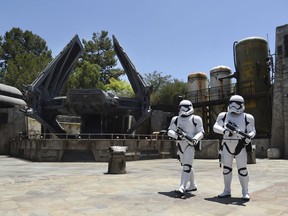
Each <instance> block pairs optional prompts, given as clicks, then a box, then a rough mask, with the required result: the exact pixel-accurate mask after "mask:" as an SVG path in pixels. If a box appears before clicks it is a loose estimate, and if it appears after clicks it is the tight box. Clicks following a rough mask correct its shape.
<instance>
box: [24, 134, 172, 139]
mask: <svg viewBox="0 0 288 216" xmlns="http://www.w3.org/2000/svg"><path fill="white" fill-rule="evenodd" d="M19 139H31V140H39V139H41V140H45V139H47V140H63V139H66V140H77V139H78V140H104V139H105V140H148V141H151V140H171V138H170V137H169V136H167V135H166V134H160V133H159V134H158V133H156V134H121V133H80V134H69V133H61V134H56V133H33V134H28V135H25V136H23V135H19Z"/></svg>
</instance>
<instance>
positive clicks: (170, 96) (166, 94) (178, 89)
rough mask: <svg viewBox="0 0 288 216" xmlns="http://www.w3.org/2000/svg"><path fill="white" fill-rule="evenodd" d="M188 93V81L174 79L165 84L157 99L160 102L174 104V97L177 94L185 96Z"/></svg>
mask: <svg viewBox="0 0 288 216" xmlns="http://www.w3.org/2000/svg"><path fill="white" fill-rule="evenodd" d="M187 93H188V88H187V83H185V82H183V81H179V80H177V79H174V81H173V82H171V83H167V84H165V85H164V86H163V87H162V88H161V89H160V90H159V92H158V94H157V101H154V103H155V102H157V103H159V104H167V105H173V104H174V99H175V97H176V96H177V95H183V96H184V97H185V96H186V95H187Z"/></svg>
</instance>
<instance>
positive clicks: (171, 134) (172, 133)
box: [167, 116, 181, 140]
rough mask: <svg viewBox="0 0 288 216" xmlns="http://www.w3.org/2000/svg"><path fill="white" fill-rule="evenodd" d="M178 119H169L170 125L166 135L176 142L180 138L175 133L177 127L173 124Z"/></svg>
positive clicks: (175, 117)
mask: <svg viewBox="0 0 288 216" xmlns="http://www.w3.org/2000/svg"><path fill="white" fill-rule="evenodd" d="M177 118H178V117H177V116H174V117H173V118H172V119H171V123H170V126H169V128H168V133H167V135H168V136H169V137H171V138H174V139H176V140H179V139H180V140H181V138H180V137H179V135H178V134H177V133H176V131H177V125H176V124H175V121H176V119H177Z"/></svg>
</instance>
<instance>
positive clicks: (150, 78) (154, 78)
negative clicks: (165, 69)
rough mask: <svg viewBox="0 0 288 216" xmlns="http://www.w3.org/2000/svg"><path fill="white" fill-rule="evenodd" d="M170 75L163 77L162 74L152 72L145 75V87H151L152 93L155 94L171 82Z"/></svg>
mask: <svg viewBox="0 0 288 216" xmlns="http://www.w3.org/2000/svg"><path fill="white" fill-rule="evenodd" d="M171 78H172V76H171V75H166V76H163V75H162V72H157V71H154V72H153V73H148V74H145V76H144V81H145V82H146V84H147V85H149V86H153V91H155V92H157V91H158V90H160V89H161V88H162V87H163V86H164V85H166V84H167V83H170V82H171Z"/></svg>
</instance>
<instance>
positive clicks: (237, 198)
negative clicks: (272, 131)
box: [0, 156, 288, 216]
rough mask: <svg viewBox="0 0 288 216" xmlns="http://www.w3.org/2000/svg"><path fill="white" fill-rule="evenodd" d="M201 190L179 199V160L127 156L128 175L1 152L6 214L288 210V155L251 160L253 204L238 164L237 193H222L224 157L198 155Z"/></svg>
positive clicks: (1, 209) (1, 204)
mask: <svg viewBox="0 0 288 216" xmlns="http://www.w3.org/2000/svg"><path fill="white" fill-rule="evenodd" d="M194 168H195V178H196V181H197V183H198V191H196V192H193V193H191V194H186V195H185V196H184V197H181V198H179V197H177V194H175V193H174V190H175V189H177V188H178V185H179V181H180V173H181V172H180V171H181V170H180V169H181V168H180V165H179V163H178V161H177V160H176V159H160V160H159V159H157V160H141V161H127V162H126V171H127V173H126V174H107V171H108V163H104V162H103V163H99V162H98V163H78V162H77V163H38V162H37V163H36V162H30V161H24V160H21V159H17V158H12V157H8V156H0V170H1V172H0V215H1V216H54V215H56V216H58V215H59V216H74V215H79V216H80V215H97V216H101V215H111V216H114V215H117V216H125V215H137V216H140V215H149V216H150V215H159V216H160V215H164V216H170V215H171V216H172V215H173V216H174V215H177V216H181V215H199V216H200V215H201V216H210V215H219V216H224V215H231V216H237V215H245V216H249V215H253V216H258V215H259V216H265V215H269V216H270V215H273V216H277V215H279V216H280V215H281V216H284V215H288V160H269V159H257V160H256V164H249V165H248V170H249V174H250V183H249V186H250V187H249V189H250V197H251V199H250V202H244V201H242V199H241V188H240V184H239V181H238V176H237V175H236V174H237V171H236V164H235V163H234V165H233V168H234V169H233V180H232V197H231V198H227V199H219V198H217V195H218V194H219V193H221V192H222V190H223V177H222V170H221V168H219V164H218V161H217V160H214V159H213V160H202V159H201V160H200V159H196V160H195V164H194Z"/></svg>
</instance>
